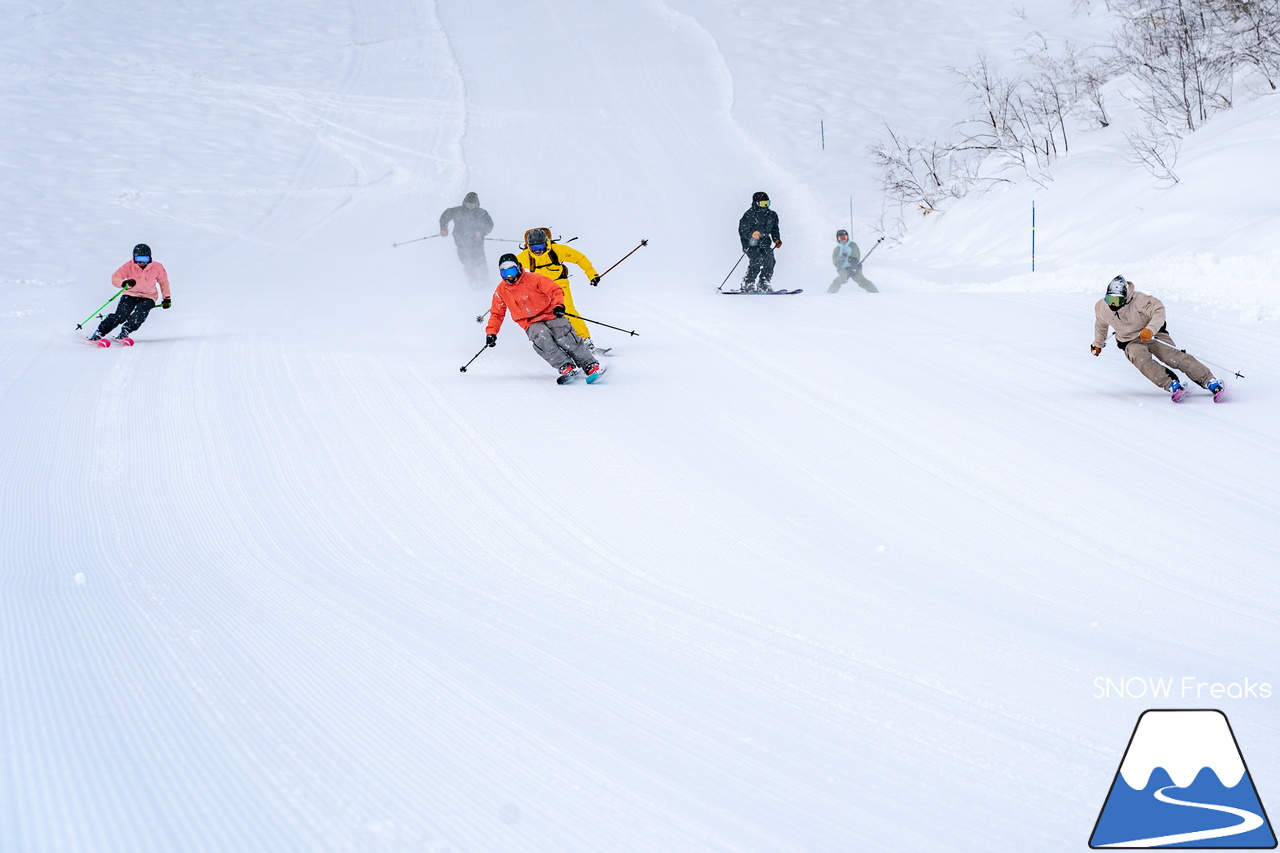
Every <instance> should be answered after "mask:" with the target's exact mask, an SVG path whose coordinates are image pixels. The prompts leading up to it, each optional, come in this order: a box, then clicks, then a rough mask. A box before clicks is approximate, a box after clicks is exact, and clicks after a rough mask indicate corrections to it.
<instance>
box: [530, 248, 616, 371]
mask: <svg viewBox="0 0 1280 853" xmlns="http://www.w3.org/2000/svg"><path fill="white" fill-rule="evenodd" d="M550 230H551V229H549V228H531V229H530V230H528V231H526V232H525V234H524V243H525V246H527V247H528V248H526V249H524V250H523V251H522V252H520V255H519V257H518V259H519V261H520V266H522V267H524V268H525V269H527V270H529V271H530V272H536V273H538V275H545V276H546V277H547V278H549V279H551V280H552V281H554V282H555V283H556V284H558V285H560V288H561V290H563V291H564V307H565V310H566V311H568V312H569V313H570V314H577V313H578V309H577V308H575V307H574V305H573V293H572V291H570V290H569V270H568V269H567V268H566V266H565V265H566V264H577V265H578V266H579V267H580V268H581V269H582V271H583V272H584V273H586V276H587V278H588V279H589V280H590V281H591V283H592V284H593V285H594V284H599V283H600V276H599V275H598V274H597V273H596V268H595V267H594V266H592V265H591V261H590V260H588V259H587V256H586V255H584V254H582V253H581V252H579V251H578V250H577V249H574V248H572V247H570V246H566V245H564V244H563V243H555V242H553V241H552V240H551V235H550ZM568 320H569V323H570V325H572V326H573V330H574V331H575V332H577V334H578V337H580V338H582V339H583V340H584V341H586V343H587V346H588V347H590V348H591V349H595V348H596V347H595V344H594V343H592V342H591V332H590V331H588V330H587V324H586V323H584V322H582V321H581V320H579V319H578V318H576V317H569V318H568Z"/></svg>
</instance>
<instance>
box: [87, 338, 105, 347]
mask: <svg viewBox="0 0 1280 853" xmlns="http://www.w3.org/2000/svg"><path fill="white" fill-rule="evenodd" d="M84 342H85V343H86V344H88V345H89V346H91V347H109V346H111V339H110V338H98V339H97V340H96V341H95V340H94V339H93V338H85V339H84Z"/></svg>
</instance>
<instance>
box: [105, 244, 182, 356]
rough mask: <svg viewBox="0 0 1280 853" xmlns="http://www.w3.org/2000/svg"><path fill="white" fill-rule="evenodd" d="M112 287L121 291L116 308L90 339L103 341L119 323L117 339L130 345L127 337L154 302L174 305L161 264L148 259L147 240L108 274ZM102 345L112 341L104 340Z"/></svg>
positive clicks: (166, 274) (167, 275)
mask: <svg viewBox="0 0 1280 853" xmlns="http://www.w3.org/2000/svg"><path fill="white" fill-rule="evenodd" d="M111 286H112V287H118V288H120V290H121V291H122V293H121V295H120V301H119V302H117V303H116V310H115V311H113V312H112V313H111V314H109V315H107V316H106V317H104V318H103V319H102V322H101V323H99V324H98V329H97V331H95V332H94V333H93V334H92V335H90V336H89V340H91V341H104V340H105V339H106V336H107V334H109V333H110V332H111V330H112V329H114V328H115V327H116V326H119V327H120V334H119V335H117V336H116V340H117V341H119V342H120V343H122V344H124V345H125V346H127V347H131V346H133V338H131V337H129V336H130V335H131V334H133V333H134V332H136V331H137V330H138V328H139V327H141V326H142V324H143V323H144V322H146V319H147V315H148V314H150V313H151V309H152V308H154V307H155V306H156V301H157V300H162V301H161V302H160V307H161V308H168V307H169V306H170V305H172V304H173V300H172V299H170V298H169V274H168V273H167V272H165V268H164V264H161V263H160V262H159V261H153V260H151V247H150V246H148V245H147V244H146V243H139V244H138V245H136V246H134V247H133V260H130V261H126V262H125V263H123V264H121V265H120V269H118V270H116V271H115V272H113V273H112V274H111ZM157 287H158V288H159V292H157V290H156V288H157ZM105 346H111V344H110V343H106V344H105Z"/></svg>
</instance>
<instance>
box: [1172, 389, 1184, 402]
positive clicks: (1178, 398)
mask: <svg viewBox="0 0 1280 853" xmlns="http://www.w3.org/2000/svg"><path fill="white" fill-rule="evenodd" d="M1185 396H1187V389H1186V388H1179V389H1178V390H1177V391H1174V392H1173V393H1172V394H1171V395H1169V399H1170V400H1172V401H1173V402H1175V403H1181V402H1182V398H1183V397H1185Z"/></svg>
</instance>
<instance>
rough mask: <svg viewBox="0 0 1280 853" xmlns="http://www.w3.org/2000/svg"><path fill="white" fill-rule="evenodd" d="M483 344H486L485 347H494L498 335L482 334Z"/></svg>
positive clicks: (496, 343)
mask: <svg viewBox="0 0 1280 853" xmlns="http://www.w3.org/2000/svg"><path fill="white" fill-rule="evenodd" d="M484 345H485V346H487V347H496V346H497V345H498V336H497V335H485V336H484Z"/></svg>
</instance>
